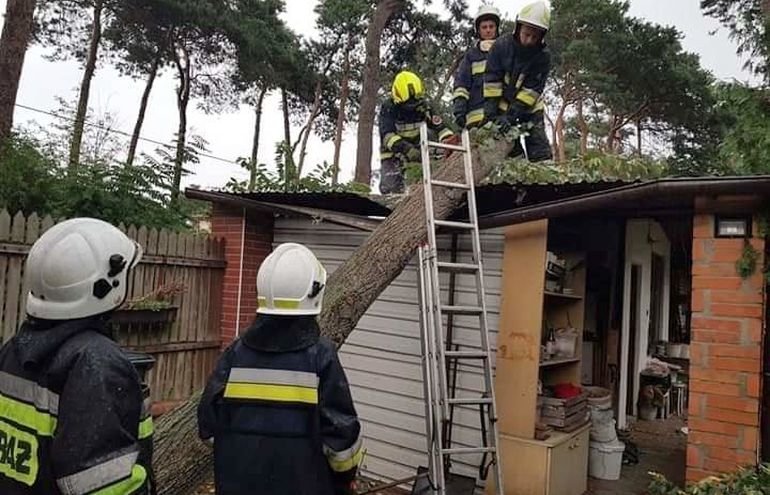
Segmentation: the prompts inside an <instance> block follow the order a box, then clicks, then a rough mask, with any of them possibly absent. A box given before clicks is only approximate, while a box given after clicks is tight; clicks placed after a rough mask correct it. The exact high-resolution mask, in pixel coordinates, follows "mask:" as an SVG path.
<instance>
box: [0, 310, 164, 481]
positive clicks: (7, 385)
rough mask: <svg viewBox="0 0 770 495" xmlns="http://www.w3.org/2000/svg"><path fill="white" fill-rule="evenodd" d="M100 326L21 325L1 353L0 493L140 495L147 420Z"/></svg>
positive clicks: (128, 373) (129, 374) (147, 458)
mask: <svg viewBox="0 0 770 495" xmlns="http://www.w3.org/2000/svg"><path fill="white" fill-rule="evenodd" d="M105 334H106V326H105V322H104V321H102V320H101V319H99V318H91V319H83V320H72V321H68V322H64V323H61V324H58V325H57V324H52V322H45V323H43V322H25V323H24V325H22V328H21V329H20V331H19V333H18V334H17V335H16V336H15V337H14V338H13V339H11V340H10V341H9V342H8V343H7V344H6V345H5V346H3V348H2V349H0V493H2V494H3V495H28V494H29V495H31V494H35V495H60V494H64V495H82V494H86V493H88V494H92V493H93V494H98V495H113V494H114V495H129V494H135V495H144V494H149V493H154V490H153V486H152V485H153V483H152V479H153V477H152V469H151V464H150V463H151V461H152V418H151V417H150V416H149V410H148V407H147V405H148V404H147V403H144V404H143V401H142V390H141V384H140V380H139V376H138V374H137V372H136V370H135V369H134V367H133V365H132V364H131V362H130V361H129V360H128V358H127V357H126V356H125V354H124V353H123V351H122V350H121V349H120V348H119V347H118V345H117V344H116V343H115V342H113V341H112V340H111V339H110V338H108V337H107V336H106V335H105Z"/></svg>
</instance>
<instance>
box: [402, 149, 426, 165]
mask: <svg viewBox="0 0 770 495" xmlns="http://www.w3.org/2000/svg"><path fill="white" fill-rule="evenodd" d="M404 157H405V158H406V161H408V162H416V163H420V162H422V153H420V149H419V148H418V147H417V146H412V145H410V146H409V149H407V151H406V153H404Z"/></svg>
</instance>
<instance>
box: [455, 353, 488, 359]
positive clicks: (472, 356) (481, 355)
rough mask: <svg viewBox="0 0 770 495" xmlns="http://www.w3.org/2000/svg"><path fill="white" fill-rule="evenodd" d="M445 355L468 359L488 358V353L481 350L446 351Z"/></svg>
mask: <svg viewBox="0 0 770 495" xmlns="http://www.w3.org/2000/svg"><path fill="white" fill-rule="evenodd" d="M444 356H446V357H452V358H466V359H486V358H487V357H489V356H487V353H486V352H481V351H444Z"/></svg>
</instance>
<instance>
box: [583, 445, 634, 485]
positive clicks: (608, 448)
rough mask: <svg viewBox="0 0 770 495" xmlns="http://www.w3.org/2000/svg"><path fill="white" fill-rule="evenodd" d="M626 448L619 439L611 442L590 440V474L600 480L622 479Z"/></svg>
mask: <svg viewBox="0 0 770 495" xmlns="http://www.w3.org/2000/svg"><path fill="white" fill-rule="evenodd" d="M624 450H626V446H625V445H624V444H623V442H621V441H619V440H616V441H614V442H609V443H600V442H590V450H589V455H588V474H589V475H590V476H591V477H592V478H597V479H600V480H617V479H620V468H621V467H622V466H623V451H624Z"/></svg>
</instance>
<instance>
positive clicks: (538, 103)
mask: <svg viewBox="0 0 770 495" xmlns="http://www.w3.org/2000/svg"><path fill="white" fill-rule="evenodd" d="M550 71H551V53H550V51H549V50H548V48H547V47H546V46H545V45H540V46H537V47H533V48H525V47H522V46H521V45H520V44H519V43H518V42H517V41H516V39H515V37H514V35H513V34H506V35H504V36H501V37H500V38H498V40H497V41H495V44H494V45H493V46H492V50H491V51H490V52H489V57H488V58H487V65H486V73H485V74H484V98H485V99H486V104H485V107H484V112H485V115H486V117H487V118H488V119H492V118H494V117H495V116H496V115H498V114H500V113H505V112H508V113H510V114H513V115H516V116H526V115H528V114H532V113H535V112H542V111H543V110H544V105H543V98H542V95H543V91H544V90H545V83H546V80H547V79H548V74H549V73H550Z"/></svg>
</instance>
